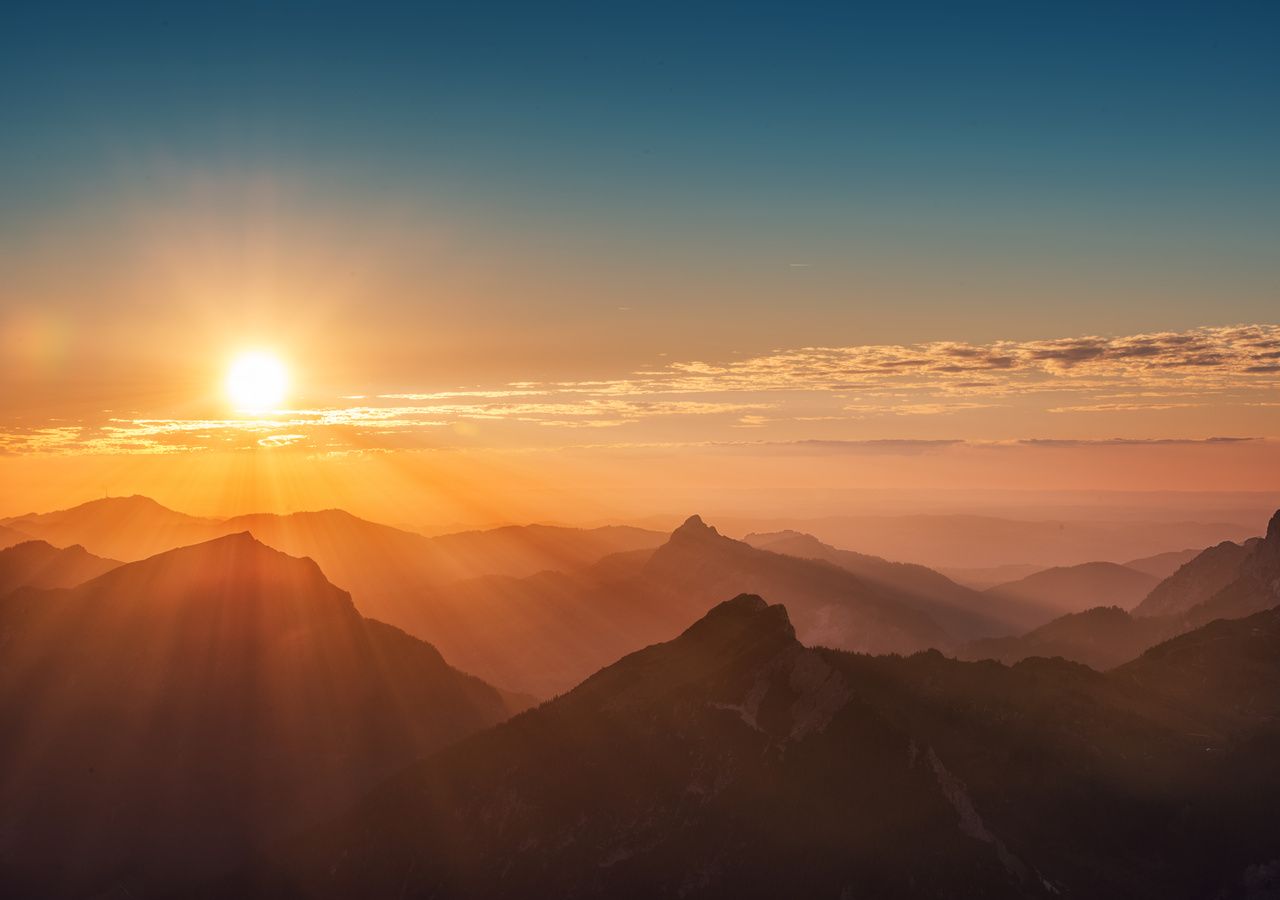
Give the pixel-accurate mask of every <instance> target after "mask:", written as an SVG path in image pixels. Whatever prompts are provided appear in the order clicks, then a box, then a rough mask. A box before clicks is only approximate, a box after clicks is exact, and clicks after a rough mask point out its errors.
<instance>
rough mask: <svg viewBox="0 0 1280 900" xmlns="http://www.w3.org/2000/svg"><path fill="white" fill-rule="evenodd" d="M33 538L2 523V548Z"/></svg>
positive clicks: (0, 530) (0, 528) (0, 541)
mask: <svg viewBox="0 0 1280 900" xmlns="http://www.w3.org/2000/svg"><path fill="white" fill-rule="evenodd" d="M29 540H31V536H30V535H27V534H23V533H22V532H21V531H19V530H18V529H16V528H10V527H8V526H7V525H0V548H4V547H12V546H13V545H14V544H21V543H23V542H24V541H29Z"/></svg>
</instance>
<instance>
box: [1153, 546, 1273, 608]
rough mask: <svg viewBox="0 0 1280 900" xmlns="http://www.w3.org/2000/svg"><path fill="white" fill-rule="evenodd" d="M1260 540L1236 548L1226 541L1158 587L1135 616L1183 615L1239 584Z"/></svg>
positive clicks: (1206, 552)
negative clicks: (1238, 580) (1228, 587)
mask: <svg viewBox="0 0 1280 900" xmlns="http://www.w3.org/2000/svg"><path fill="white" fill-rule="evenodd" d="M1259 542H1260V539H1259V538H1253V539H1251V540H1248V541H1245V542H1244V543H1243V544H1235V543H1232V542H1231V541H1223V542H1222V543H1221V544H1218V545H1217V546H1216V547H1210V548H1209V549H1208V550H1203V551H1201V552H1200V553H1198V554H1196V555H1195V556H1194V557H1193V558H1191V559H1190V560H1188V561H1187V562H1186V563H1184V564H1183V565H1181V566H1179V567H1178V569H1177V571H1175V572H1174V573H1173V574H1172V575H1170V576H1169V577H1167V578H1166V579H1165V580H1164V581H1162V582H1160V583H1159V584H1158V585H1156V586H1155V587H1154V588H1153V589H1152V590H1151V593H1149V594H1147V596H1146V597H1145V598H1144V599H1143V601H1142V602H1141V603H1139V604H1138V605H1137V606H1136V607H1134V610H1133V614H1134V615H1135V616H1172V615H1182V614H1185V613H1187V612H1189V611H1190V610H1191V608H1192V607H1194V606H1198V605H1199V604H1201V603H1204V602H1205V601H1206V600H1209V599H1210V598H1211V597H1213V595H1214V594H1216V593H1218V591H1220V590H1222V589H1223V588H1225V587H1226V586H1227V585H1229V584H1230V583H1231V582H1233V581H1235V580H1236V576H1237V575H1238V574H1239V572H1240V564H1241V563H1243V562H1244V561H1245V560H1246V559H1248V558H1249V557H1250V556H1252V555H1253V551H1254V549H1255V548H1256V547H1257V545H1258V543H1259Z"/></svg>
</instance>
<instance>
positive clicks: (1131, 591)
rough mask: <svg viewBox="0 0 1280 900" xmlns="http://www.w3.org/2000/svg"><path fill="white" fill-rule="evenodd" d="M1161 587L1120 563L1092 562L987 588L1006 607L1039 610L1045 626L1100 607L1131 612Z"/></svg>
mask: <svg viewBox="0 0 1280 900" xmlns="http://www.w3.org/2000/svg"><path fill="white" fill-rule="evenodd" d="M1159 583H1160V579H1158V578H1156V577H1155V576H1154V575H1148V574H1147V573H1146V572H1139V571H1137V570H1136V569H1130V568H1126V567H1125V566H1122V565H1119V564H1118V563H1109V562H1090V563H1082V564H1080V565H1078V566H1059V567H1056V568H1052V569H1045V570H1044V571H1043V572H1036V573H1035V574H1034V575H1028V576H1026V577H1025V578H1019V579H1018V580H1017V581H1011V582H1008V583H1007V584H1000V585H996V586H995V587H993V588H988V589H987V590H986V594H987V596H988V597H991V598H992V599H996V598H999V599H1000V600H1003V601H1004V602H1006V603H1009V602H1020V603H1024V604H1027V605H1028V606H1031V607H1034V608H1036V609H1037V610H1038V611H1039V612H1040V615H1041V619H1040V622H1041V623H1043V622H1047V621H1048V620H1049V619H1051V618H1053V617H1054V616H1056V615H1062V614H1063V613H1075V612H1083V611H1084V610H1086V609H1092V608H1093V607H1097V606H1119V607H1123V608H1124V609H1128V608H1129V607H1131V606H1133V605H1134V604H1136V603H1138V602H1139V601H1140V600H1142V598H1143V597H1145V596H1147V593H1148V592H1149V591H1150V590H1151V589H1152V588H1154V587H1155V586H1156V585H1157V584H1159Z"/></svg>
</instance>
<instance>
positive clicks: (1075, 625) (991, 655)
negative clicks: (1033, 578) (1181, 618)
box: [957, 606, 1181, 671]
mask: <svg viewBox="0 0 1280 900" xmlns="http://www.w3.org/2000/svg"><path fill="white" fill-rule="evenodd" d="M1180 630H1181V628H1180V625H1179V623H1178V622H1177V621H1175V620H1172V619H1169V618H1166V617H1158V618H1135V617H1133V616H1130V615H1129V613H1127V612H1125V611H1124V610H1123V609H1120V608H1119V607H1115V606H1100V607H1097V608H1096V609H1089V610H1085V611H1084V612H1078V613H1069V614H1067V615H1065V616H1061V617H1059V618H1057V619H1054V620H1053V621H1052V622H1049V623H1047V624H1045V625H1041V626H1040V627H1039V628H1035V629H1033V630H1031V631H1029V632H1027V633H1026V634H1024V635H1019V636H1018V637H998V638H986V639H984V640H979V641H974V642H972V643H971V644H969V645H967V646H966V647H964V648H962V649H961V650H960V652H959V653H958V654H957V656H958V657H959V658H960V659H969V660H978V659H995V660H999V661H1000V662H1002V663H1005V664H1006V665H1013V664H1014V663H1017V662H1020V661H1022V660H1024V659H1026V658H1028V657H1031V656H1043V657H1055V656H1060V657H1062V658H1063V659H1069V660H1073V661H1074V662H1079V663H1084V664H1085V665H1086V666H1090V667H1092V668H1094V669H1097V670H1099V671H1105V670H1106V669H1111V668H1114V667H1116V666H1118V665H1120V664H1121V663H1126V662H1128V661H1129V660H1131V659H1134V658H1135V657H1137V656H1138V655H1139V654H1141V653H1142V652H1143V651H1144V650H1146V649H1147V648H1148V647H1151V646H1152V645H1154V644H1157V643H1159V642H1160V641H1162V640H1165V639H1166V638H1169V637H1172V636H1173V635H1175V634H1177V633H1178V632H1179V631H1180Z"/></svg>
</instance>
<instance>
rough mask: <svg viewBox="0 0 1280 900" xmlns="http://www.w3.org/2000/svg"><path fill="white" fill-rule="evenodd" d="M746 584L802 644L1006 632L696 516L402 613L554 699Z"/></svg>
mask: <svg viewBox="0 0 1280 900" xmlns="http://www.w3.org/2000/svg"><path fill="white" fill-rule="evenodd" d="M628 556H629V555H628ZM944 580H945V579H944ZM748 590H757V591H760V592H761V593H767V594H768V596H770V597H774V598H777V599H778V600H779V601H782V602H785V603H786V604H788V608H789V609H790V610H791V611H792V618H793V620H794V622H795V626H796V629H797V631H798V632H799V634H800V636H801V637H802V638H803V639H804V640H805V641H808V642H811V643H817V644H828V645H831V646H835V647H840V648H843V649H849V650H858V651H862V652H869V653H895V652H912V651H915V650H921V649H924V648H926V647H941V648H950V647H953V646H958V645H959V644H960V643H962V642H963V641H964V640H966V639H968V638H969V637H976V636H980V635H986V634H1000V633H1007V632H1008V631H1009V630H1010V629H1009V626H1007V625H1004V624H1002V623H997V622H992V621H991V619H990V618H988V617H985V616H982V615H979V614H977V613H973V612H969V611H968V610H965V609H962V608H958V606H957V605H955V604H953V603H950V602H945V603H944V602H943V601H941V600H939V599H937V598H936V597H934V596H929V595H927V594H924V593H922V592H918V591H915V592H912V591H906V590H901V589H899V588H898V587H897V586H895V585H894V584H891V583H887V582H885V581H880V582H876V581H872V580H870V579H868V578H864V577H861V576H859V575H856V574H854V573H853V572H850V571H847V570H845V569H842V568H840V567H838V566H836V565H833V564H831V563H828V562H825V561H822V560H811V559H799V558H796V557H792V556H787V555H783V554H779V553H773V552H770V551H767V550H759V549H756V548H754V547H752V546H750V545H748V544H745V543H743V542H741V541H735V540H731V539H730V538H726V537H724V536H722V535H720V534H718V533H717V532H716V530H715V529H714V528H711V527H709V526H708V525H706V524H705V523H704V522H703V521H702V520H701V519H700V518H698V517H697V516H694V517H692V518H690V519H689V520H688V521H687V522H685V524H684V525H682V526H681V527H680V528H678V529H676V531H675V532H673V533H672V535H671V537H670V539H669V540H668V541H667V542H666V543H665V544H664V545H663V546H662V547H660V548H658V550H657V551H655V552H653V553H652V554H651V555H648V556H643V557H635V558H626V559H624V560H621V561H620V560H618V559H615V558H609V559H606V560H603V561H602V562H601V563H599V564H597V565H596V566H594V567H591V568H590V569H586V570H580V571H578V572H573V573H542V574H540V575H536V576H533V577H530V578H525V579H510V578H505V579H504V578H485V579H477V580H473V581H468V582H461V583H458V584H454V585H451V586H449V587H447V588H446V589H444V590H441V591H438V592H435V593H432V594H430V595H424V596H422V597H420V598H418V602H417V603H416V604H414V605H412V606H406V607H404V608H402V609H401V610H400V613H401V615H402V616H403V617H402V618H399V619H397V620H396V623H397V624H399V625H400V626H401V627H403V628H405V629H406V630H408V631H411V632H412V633H414V634H417V635H420V636H422V637H423V638H424V639H425V640H429V641H431V642H432V643H433V644H435V645H436V646H438V647H439V648H440V650H441V652H442V653H444V654H445V656H446V658H448V659H449V660H450V661H452V662H454V663H456V664H457V665H458V666H460V667H461V668H463V669H465V670H467V671H471V672H476V673H477V674H479V675H480V676H481V677H483V678H485V679H487V680H489V681H491V682H493V683H495V684H501V685H504V686H509V687H512V688H515V689H519V690H523V691H528V692H530V693H533V694H536V695H539V696H551V695H553V694H555V693H559V692H562V691H565V690H567V689H569V688H570V687H572V686H573V685H574V684H576V683H577V682H579V681H581V680H582V679H583V678H585V677H587V675H589V674H590V673H591V672H593V671H595V670H596V669H599V668H600V667H601V666H604V665H607V664H608V663H609V662H610V661H611V660H614V659H617V658H618V657H619V656H622V655H624V654H626V653H630V652H632V651H633V650H637V649H639V648H640V647H643V646H645V645H647V644H651V643H653V642H655V641H660V640H664V639H665V638H668V637H670V635H672V634H675V633H676V632H678V631H679V630H680V629H681V628H682V627H683V626H684V625H685V624H686V623H688V622H689V621H691V620H693V619H696V618H697V617H698V616H700V615H702V614H703V613H704V612H706V610H707V609H709V608H710V607H711V606H713V605H714V604H715V603H717V602H718V600H719V598H723V597H725V596H733V595H734V594H737V593H743V592H746V591H748ZM944 623H945V625H944Z"/></svg>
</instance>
